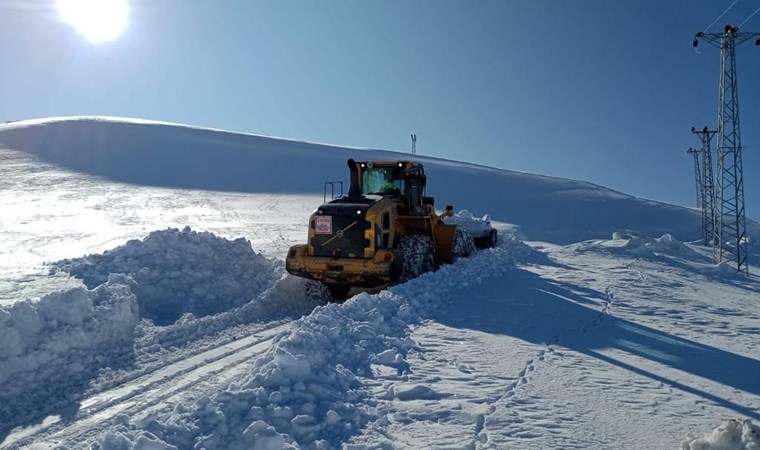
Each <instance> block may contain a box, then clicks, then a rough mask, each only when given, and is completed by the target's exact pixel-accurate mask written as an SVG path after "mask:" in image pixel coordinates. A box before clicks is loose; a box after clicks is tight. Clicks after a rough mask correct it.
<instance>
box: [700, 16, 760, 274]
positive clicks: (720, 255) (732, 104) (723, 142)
mask: <svg viewBox="0 0 760 450" xmlns="http://www.w3.org/2000/svg"><path fill="white" fill-rule="evenodd" d="M753 38H754V39H756V40H755V45H760V34H758V33H740V32H739V28H738V27H735V26H732V25H726V26H725V27H724V30H723V32H722V33H703V32H699V33H697V35H696V36H695V38H694V41H693V45H694V46H695V47H696V46H697V44H698V41H699V40H704V41H706V42H708V43H710V44H712V45H714V46H716V47H718V48H720V84H719V92H718V96H719V100H718V152H717V154H718V185H717V188H718V189H717V192H716V200H717V202H718V205H717V208H716V220H715V230H714V233H713V259H714V260H715V261H716V262H723V261H730V262H733V263H734V265H735V267H736V270H737V271H739V272H745V273H749V266H748V264H747V226H746V217H745V214H744V173H743V172H744V169H743V164H742V145H741V133H740V128H739V94H738V89H737V79H736V47H737V46H739V45H741V44H743V43H744V42H746V41H748V40H750V39H753Z"/></svg>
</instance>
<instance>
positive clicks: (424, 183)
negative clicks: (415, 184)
mask: <svg viewBox="0 0 760 450" xmlns="http://www.w3.org/2000/svg"><path fill="white" fill-rule="evenodd" d="M425 186H427V177H426V176H425V175H422V176H421V177H420V187H423V188H424V187H425Z"/></svg>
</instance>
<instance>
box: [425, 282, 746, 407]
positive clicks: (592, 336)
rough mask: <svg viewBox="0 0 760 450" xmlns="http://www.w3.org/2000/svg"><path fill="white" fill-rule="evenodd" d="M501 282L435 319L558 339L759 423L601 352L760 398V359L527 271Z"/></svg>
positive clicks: (726, 403)
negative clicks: (629, 315) (665, 327)
mask: <svg viewBox="0 0 760 450" xmlns="http://www.w3.org/2000/svg"><path fill="white" fill-rule="evenodd" d="M506 277H508V278H509V281H508V282H506V283H505V282H504V280H503V279H501V280H500V279H490V280H485V281H484V282H483V284H482V285H480V286H478V287H475V288H473V290H472V292H471V299H470V300H469V301H468V302H466V304H463V305H462V306H453V307H452V308H448V309H447V310H445V311H442V312H441V313H440V314H438V316H437V318H436V320H437V321H438V322H440V323H442V324H445V325H448V326H453V327H457V328H471V329H476V330H479V331H483V332H487V333H492V334H503V335H509V336H513V337H516V338H519V339H522V340H525V341H528V342H532V343H535V344H546V345H549V344H555V345H559V346H562V347H565V348H568V349H571V350H574V351H577V352H580V353H583V354H586V355H589V356H592V357H594V358H597V359H599V360H601V361H604V362H606V363H609V364H612V365H615V366H618V367H620V368H623V369H626V370H629V371H631V372H633V373H636V374H638V375H641V376H645V377H648V378H651V379H653V380H657V381H659V382H662V383H663V384H665V385H669V386H671V387H673V388H676V389H680V390H682V391H684V392H687V393H690V394H693V395H697V396H699V397H702V398H705V399H707V400H710V401H712V402H714V403H715V404H718V405H720V406H723V407H725V408H728V409H731V410H733V411H736V412H738V413H741V414H743V415H745V416H747V417H751V418H754V419H756V420H760V413H758V411H756V410H754V409H751V408H748V407H746V406H743V405H739V404H737V403H734V402H732V401H730V400H728V399H724V398H721V397H719V396H717V395H715V394H713V393H710V392H706V391H704V390H701V389H699V388H697V387H695V386H693V385H688V384H684V382H681V381H678V380H675V379H671V378H668V377H667V376H664V375H661V374H658V373H655V372H653V371H652V370H653V369H651V366H650V368H643V367H636V366H634V365H632V364H631V363H627V362H623V361H620V360H617V359H615V358H612V357H610V356H608V355H606V354H603V353H602V351H603V350H605V349H617V350H621V351H623V352H625V353H627V354H630V355H633V356H635V357H638V358H642V359H645V360H648V361H651V362H655V363H658V364H662V365H665V366H668V367H670V368H673V369H678V370H680V371H683V372H686V373H689V374H692V375H695V376H699V377H702V378H705V379H708V380H712V381H714V382H716V383H719V384H722V385H725V386H728V387H732V388H735V389H739V390H742V391H744V392H747V393H750V394H753V395H760V378H758V374H760V361H758V360H756V359H753V358H749V357H746V356H741V355H737V354H735V353H731V352H728V351H725V350H721V349H719V348H715V347H710V346H708V345H704V344H700V343H698V342H695V341H691V340H688V339H684V338H681V337H678V336H676V335H673V334H669V333H665V332H662V331H660V330H656V329H654V328H650V327H646V326H642V325H639V324H637V323H634V322H631V321H628V320H624V319H620V318H617V317H614V316H611V315H607V314H605V313H603V312H600V311H599V310H595V309H592V308H589V307H587V306H584V304H589V303H593V304H595V305H599V304H600V302H599V301H596V302H594V301H593V300H591V299H590V298H589V297H596V298H601V299H604V298H605V297H606V296H605V294H604V293H601V292H598V291H592V290H588V289H586V288H579V287H578V286H575V285H571V284H566V283H557V282H553V281H552V282H549V281H547V280H545V279H543V278H541V277H540V276H538V275H536V274H534V273H532V272H529V271H526V270H522V269H515V270H514V271H513V272H511V273H510V274H508V275H506Z"/></svg>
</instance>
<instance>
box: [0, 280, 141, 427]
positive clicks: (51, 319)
mask: <svg viewBox="0 0 760 450" xmlns="http://www.w3.org/2000/svg"><path fill="white" fill-rule="evenodd" d="M132 283H133V282H132V280H130V279H129V278H127V277H125V276H123V275H114V276H112V277H111V278H110V279H109V280H108V281H107V282H106V283H104V284H102V285H100V286H98V287H97V288H95V289H93V290H86V289H84V288H78V289H71V290H67V291H63V292H57V293H52V294H48V295H46V296H44V297H43V298H42V299H41V300H40V301H39V302H36V303H32V302H30V301H23V302H18V303H15V304H14V305H13V306H11V307H9V308H2V307H0V386H2V389H0V424H7V423H12V421H13V419H17V418H18V416H19V415H23V414H25V412H26V411H27V410H28V409H29V408H30V407H33V406H34V405H40V404H43V405H44V404H45V402H48V401H49V399H50V398H55V399H56V400H65V399H66V398H67V397H69V396H75V395H76V394H77V393H79V392H81V389H82V388H83V386H82V385H83V384H84V383H86V381H87V380H89V379H91V378H92V377H93V376H94V375H95V373H96V372H97V369H98V368H100V367H104V366H105V365H107V364H113V363H114V362H116V363H118V362H122V363H124V362H125V361H124V358H125V357H128V355H129V350H130V348H131V345H132V342H133V332H134V329H135V326H136V324H137V322H138V320H139V316H138V312H137V301H136V299H135V296H134V294H132V292H131V291H130V288H129V285H130V284H132ZM114 358H116V359H117V361H114Z"/></svg>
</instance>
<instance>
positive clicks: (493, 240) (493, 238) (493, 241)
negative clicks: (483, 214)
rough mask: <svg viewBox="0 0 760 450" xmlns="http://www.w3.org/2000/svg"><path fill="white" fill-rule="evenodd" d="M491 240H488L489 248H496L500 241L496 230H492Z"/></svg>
mask: <svg viewBox="0 0 760 450" xmlns="http://www.w3.org/2000/svg"><path fill="white" fill-rule="evenodd" d="M488 237H489V238H490V240H489V241H488V248H494V247H496V244H498V243H499V234H498V231H496V230H491V233H490V234H489V235H488Z"/></svg>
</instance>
